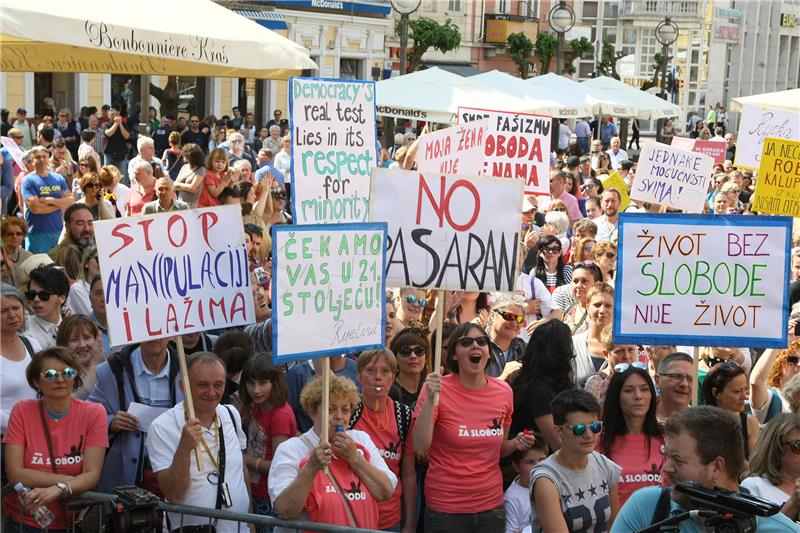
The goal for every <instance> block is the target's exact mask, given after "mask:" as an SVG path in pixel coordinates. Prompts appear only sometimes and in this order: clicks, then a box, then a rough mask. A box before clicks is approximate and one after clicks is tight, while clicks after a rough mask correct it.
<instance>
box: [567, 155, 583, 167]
mask: <svg viewBox="0 0 800 533" xmlns="http://www.w3.org/2000/svg"><path fill="white" fill-rule="evenodd" d="M580 164H581V158H580V157H578V156H577V155H571V156H569V158H567V168H575V167H577V166H579V165H580Z"/></svg>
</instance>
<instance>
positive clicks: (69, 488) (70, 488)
mask: <svg viewBox="0 0 800 533" xmlns="http://www.w3.org/2000/svg"><path fill="white" fill-rule="evenodd" d="M67 492H69V497H70V498H72V486H71V485H70V484H69V481H67Z"/></svg>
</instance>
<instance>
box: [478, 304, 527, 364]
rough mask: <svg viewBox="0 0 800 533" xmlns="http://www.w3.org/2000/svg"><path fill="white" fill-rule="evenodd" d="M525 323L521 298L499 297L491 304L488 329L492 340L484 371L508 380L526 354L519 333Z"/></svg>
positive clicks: (523, 342)
mask: <svg viewBox="0 0 800 533" xmlns="http://www.w3.org/2000/svg"><path fill="white" fill-rule="evenodd" d="M524 325H525V311H524V310H523V308H522V302H521V300H518V299H515V298H509V297H502V298H499V299H498V300H497V301H496V302H495V303H494V304H493V305H492V314H491V315H490V316H489V325H488V328H487V329H488V332H489V338H491V340H492V342H491V343H490V344H489V353H490V354H491V357H490V358H489V363H488V364H487V365H486V374H487V375H489V376H492V377H493V378H500V379H507V377H508V376H509V375H510V374H511V373H512V372H513V371H515V370H517V369H519V368H520V366H521V364H522V358H523V356H524V355H525V341H524V340H522V339H520V338H519V332H520V330H521V329H522V327H523V326H524Z"/></svg>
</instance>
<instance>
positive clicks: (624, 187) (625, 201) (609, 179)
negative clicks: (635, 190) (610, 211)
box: [602, 170, 631, 212]
mask: <svg viewBox="0 0 800 533" xmlns="http://www.w3.org/2000/svg"><path fill="white" fill-rule="evenodd" d="M602 181H603V189H614V190H615V191H617V192H618V193H619V195H620V196H621V197H622V200H621V201H620V203H619V211H620V212H622V211H625V208H627V207H628V206H629V205H631V197H630V196H628V184H627V183H625V180H624V179H622V176H620V175H619V172H617V171H616V170H615V171H614V172H612V173H611V174H609V175H608V176H606V178H605V179H604V180H602Z"/></svg>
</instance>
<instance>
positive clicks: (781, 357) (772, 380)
mask: <svg viewBox="0 0 800 533" xmlns="http://www.w3.org/2000/svg"><path fill="white" fill-rule="evenodd" d="M793 346H794V349H792V347H793ZM793 346H789V348H788V349H786V350H781V351H780V352H778V356H777V357H776V358H775V361H773V362H772V367H771V368H770V369H769V377H768V378H767V381H768V382H769V386H770V387H774V388H776V389H779V388H781V386H782V385H785V383H781V379H782V376H781V374H783V363H785V362H786V360H787V359H788V358H789V357H791V356H794V357H798V356H800V344H797V345H794V344H793Z"/></svg>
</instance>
